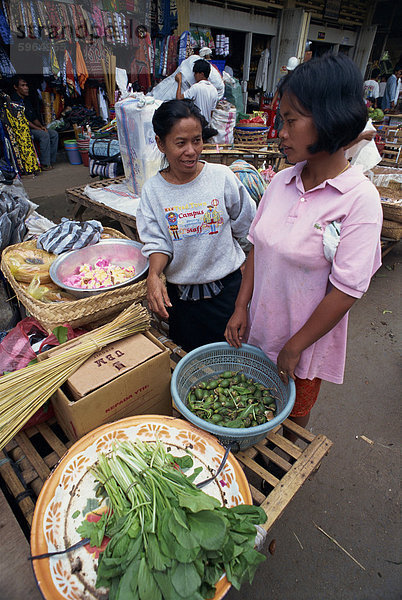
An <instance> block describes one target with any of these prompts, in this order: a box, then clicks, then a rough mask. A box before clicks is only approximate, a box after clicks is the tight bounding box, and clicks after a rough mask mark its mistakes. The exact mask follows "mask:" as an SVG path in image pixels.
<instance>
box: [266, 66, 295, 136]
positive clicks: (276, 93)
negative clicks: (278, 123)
mask: <svg viewBox="0 0 402 600" xmlns="http://www.w3.org/2000/svg"><path fill="white" fill-rule="evenodd" d="M299 64H300V60H299V59H298V58H297V57H296V56H291V57H290V58H289V60H288V62H287V65H286V71H287V72H286V75H288V74H289V73H291V72H292V71H294V70H295V68H296V67H298V66H299ZM286 75H284V77H286ZM281 79H282V78H281ZM278 85H279V83H278ZM278 97H279V91H278V88H277V89H276V92H275V94H274V97H273V98H272V102H271V104H270V105H269V108H270V109H271V110H272V109H273V108H274V106H275V105H276V102H277V100H278ZM275 129H276V127H275Z"/></svg>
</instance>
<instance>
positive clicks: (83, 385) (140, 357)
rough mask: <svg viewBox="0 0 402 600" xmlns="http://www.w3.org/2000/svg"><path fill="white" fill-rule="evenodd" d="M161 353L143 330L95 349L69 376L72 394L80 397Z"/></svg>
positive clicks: (68, 383) (68, 385) (68, 386)
mask: <svg viewBox="0 0 402 600" xmlns="http://www.w3.org/2000/svg"><path fill="white" fill-rule="evenodd" d="M161 352H163V350H162V349H161V348H159V346H157V345H156V344H155V343H154V342H153V341H151V340H150V339H148V338H147V337H146V336H145V335H143V334H142V333H138V334H137V335H132V336H130V337H129V338H125V339H123V340H118V341H117V342H114V343H113V344H109V345H108V346H105V347H104V348H102V350H99V352H95V354H93V355H92V356H91V358H89V359H88V360H87V361H86V362H85V363H84V364H83V365H82V366H81V367H80V368H79V369H78V371H76V372H75V373H74V374H73V375H71V377H69V378H68V379H67V381H66V386H67V388H68V391H69V394H71V396H72V398H73V399H74V400H79V399H80V398H82V397H83V396H86V395H87V394H90V393H91V392H93V391H94V390H96V389H98V388H99V387H101V386H103V385H106V384H107V383H109V382H111V381H112V380H113V379H115V378H116V377H119V376H120V375H123V373H126V372H127V371H130V370H131V369H134V368H135V367H138V366H139V365H140V364H142V363H143V362H145V361H147V360H149V359H151V358H152V357H153V356H156V355H157V354H160V353H161Z"/></svg>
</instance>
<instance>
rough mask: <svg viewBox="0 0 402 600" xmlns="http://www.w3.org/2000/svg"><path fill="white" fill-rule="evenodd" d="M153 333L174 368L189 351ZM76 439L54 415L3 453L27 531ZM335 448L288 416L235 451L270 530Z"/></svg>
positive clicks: (0, 470)
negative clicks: (293, 436)
mask: <svg viewBox="0 0 402 600" xmlns="http://www.w3.org/2000/svg"><path fill="white" fill-rule="evenodd" d="M151 333H152V334H153V335H155V337H157V338H158V339H159V341H161V342H162V343H163V344H165V345H166V346H167V347H168V348H169V349H170V350H171V367H172V370H173V369H174V368H175V366H176V364H177V362H178V361H179V360H180V358H182V357H183V356H185V352H184V350H183V349H182V348H181V347H179V346H177V345H176V344H175V343H174V342H173V341H172V340H169V339H168V338H167V337H166V336H165V335H163V334H162V333H161V332H160V331H157V330H155V329H151ZM178 416H180V415H178ZM284 430H288V431H293V433H295V434H296V436H297V437H298V444H297V445H296V444H293V443H292V442H290V441H289V440H287V439H286V438H285V437H284V435H283V431H284ZM72 443H73V442H72V441H71V440H68V439H67V438H66V437H65V435H64V433H63V431H62V430H61V428H60V427H59V426H58V424H57V422H56V420H55V419H54V418H52V419H50V420H49V421H47V422H46V423H42V424H40V425H36V426H35V427H31V428H29V429H27V430H25V431H23V432H20V433H19V434H17V435H16V436H15V438H14V439H13V440H12V441H11V442H10V443H9V444H7V446H6V447H5V449H4V451H2V452H0V476H1V478H2V479H3V482H4V484H5V486H6V488H7V490H8V492H9V494H10V496H11V505H12V508H13V509H14V510H16V512H19V511H18V509H19V510H20V511H21V514H22V516H21V515H20V516H21V519H22V520H23V522H22V523H21V525H22V527H23V529H24V530H25V531H26V532H28V531H29V529H30V526H31V523H32V518H33V513H34V509H35V502H36V499H37V497H38V495H39V492H40V490H41V488H42V486H43V484H44V482H45V480H46V478H47V477H48V476H49V475H50V473H51V471H52V469H53V468H54V467H55V466H56V465H57V463H58V462H59V460H60V459H61V458H62V456H63V455H64V454H65V452H67V449H68V448H69V447H70V446H71V445H72ZM331 446H332V442H331V441H330V440H329V439H328V438H327V437H326V436H325V435H322V434H318V435H314V434H312V433H310V432H309V431H307V430H306V429H303V428H302V427H299V426H297V425H295V424H294V423H293V422H292V421H290V420H289V419H287V420H286V421H285V422H284V423H283V427H282V425H279V426H278V427H276V428H275V429H274V430H273V431H271V432H270V433H269V435H267V437H266V438H265V439H264V440H263V441H261V442H259V443H258V444H256V445H255V446H252V447H251V448H248V449H247V450H244V451H243V452H240V453H238V454H236V458H237V459H238V460H239V462H240V463H241V465H242V467H243V468H244V471H245V474H246V476H247V479H248V481H249V484H250V488H251V493H252V496H253V499H254V502H255V503H256V504H258V505H260V506H261V507H262V508H263V509H264V510H265V512H266V514H267V517H268V519H267V522H266V523H265V525H264V528H265V529H266V530H267V531H268V529H269V528H270V527H271V526H272V525H273V523H274V522H275V521H276V519H278V518H279V517H280V516H281V514H282V513H283V511H284V510H285V508H286V506H287V505H288V504H289V502H290V501H291V500H292V498H293V497H294V496H295V494H296V492H297V491H298V490H299V489H300V488H301V486H302V485H303V483H304V482H305V481H306V479H307V478H308V477H309V476H310V475H311V474H312V473H313V472H314V471H316V470H317V469H318V467H319V465H320V463H321V460H322V459H323V457H324V456H325V455H326V454H327V452H328V451H329V449H330V448H331ZM263 482H265V484H263Z"/></svg>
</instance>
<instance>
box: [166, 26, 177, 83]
mask: <svg viewBox="0 0 402 600" xmlns="http://www.w3.org/2000/svg"><path fill="white" fill-rule="evenodd" d="M178 43H179V36H178V35H171V36H169V43H168V51H167V61H166V75H171V74H172V73H173V72H174V71H175V70H176V69H177V56H178V52H177V46H178Z"/></svg>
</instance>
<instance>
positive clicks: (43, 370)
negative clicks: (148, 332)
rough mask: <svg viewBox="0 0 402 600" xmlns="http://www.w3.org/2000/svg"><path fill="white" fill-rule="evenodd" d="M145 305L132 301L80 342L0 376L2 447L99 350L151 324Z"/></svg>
mask: <svg viewBox="0 0 402 600" xmlns="http://www.w3.org/2000/svg"><path fill="white" fill-rule="evenodd" d="M149 324H150V319H149V313H148V311H147V309H146V308H144V307H142V306H140V305H139V304H132V305H131V306H129V307H128V308H126V310H124V311H123V312H122V313H121V314H120V315H118V316H117V317H116V318H115V319H114V320H113V321H111V322H110V323H107V324H106V325H103V327H100V328H99V329H97V330H95V331H93V332H90V333H88V334H85V335H84V336H82V337H81V338H78V339H77V342H78V343H77V345H75V346H73V347H71V348H67V349H65V350H62V351H60V352H59V353H57V354H54V355H52V356H50V357H49V358H47V359H46V360H44V361H41V362H38V363H35V364H33V365H28V366H27V367H24V368H22V369H19V370H18V371H13V372H11V373H7V375H3V377H0V450H1V449H3V448H4V446H5V445H6V444H7V443H8V442H9V441H10V440H12V439H13V437H14V436H15V435H16V434H17V433H18V432H19V431H20V429H21V428H22V427H23V426H24V425H25V423H26V422H27V421H28V420H29V419H30V418H31V416H32V415H33V414H34V413H35V412H36V411H37V410H38V409H39V408H40V407H41V406H42V405H43V404H44V403H45V402H46V400H48V399H49V398H50V396H51V395H52V394H53V393H54V392H55V391H56V390H57V389H58V388H59V387H60V386H61V385H62V384H63V383H64V382H65V381H66V380H67V379H68V378H69V377H70V376H71V375H72V374H73V373H75V371H76V370H77V369H78V368H79V367H80V366H81V365H82V364H83V363H84V362H85V361H86V360H87V359H88V358H89V357H90V356H91V355H92V354H93V353H94V352H96V351H97V350H100V349H101V348H103V347H104V346H107V345H108V344H111V343H112V342H115V341H117V340H120V339H123V338H125V337H128V336H130V335H133V334H135V333H139V332H140V331H144V330H145V329H148V328H149Z"/></svg>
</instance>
